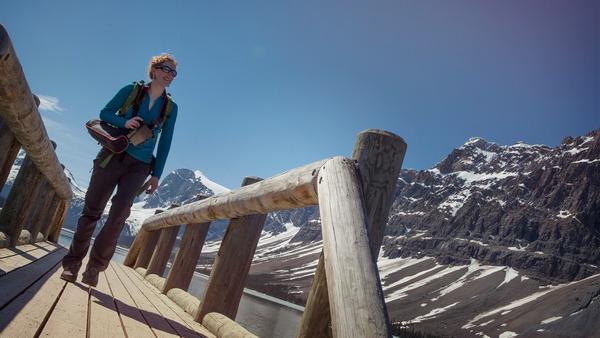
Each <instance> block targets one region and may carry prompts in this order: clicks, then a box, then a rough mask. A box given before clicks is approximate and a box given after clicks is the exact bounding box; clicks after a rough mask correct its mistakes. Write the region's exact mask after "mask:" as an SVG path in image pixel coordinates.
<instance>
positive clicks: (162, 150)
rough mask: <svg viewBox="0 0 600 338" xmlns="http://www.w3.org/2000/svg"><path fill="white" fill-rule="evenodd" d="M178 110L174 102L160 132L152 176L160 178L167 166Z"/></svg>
mask: <svg viewBox="0 0 600 338" xmlns="http://www.w3.org/2000/svg"><path fill="white" fill-rule="evenodd" d="M177 110H178V108H177V104H175V103H173V110H172V111H171V113H170V114H169V117H168V118H167V120H166V121H165V125H164V126H163V128H162V132H161V133H160V140H159V141H158V149H157V150H156V162H155V163H154V172H153V173H152V176H156V177H158V178H159V179H160V176H161V175H162V172H163V169H164V168H165V163H166V162H167V156H169V150H170V149H171V140H172V139H173V131H174V130H175V121H176V120H177Z"/></svg>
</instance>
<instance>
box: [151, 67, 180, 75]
mask: <svg viewBox="0 0 600 338" xmlns="http://www.w3.org/2000/svg"><path fill="white" fill-rule="evenodd" d="M154 68H157V69H160V70H162V71H163V72H165V73H171V75H173V77H176V76H177V71H176V70H175V69H173V68H171V67H169V66H167V65H158V66H154Z"/></svg>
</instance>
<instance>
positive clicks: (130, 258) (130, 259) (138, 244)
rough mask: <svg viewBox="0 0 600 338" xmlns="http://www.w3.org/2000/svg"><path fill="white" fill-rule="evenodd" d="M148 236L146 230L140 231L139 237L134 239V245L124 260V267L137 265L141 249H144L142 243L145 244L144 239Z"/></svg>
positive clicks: (132, 244)
mask: <svg viewBox="0 0 600 338" xmlns="http://www.w3.org/2000/svg"><path fill="white" fill-rule="evenodd" d="M147 234H148V231H145V230H144V229H140V230H139V231H138V233H137V235H136V236H135V238H134V239H133V243H131V246H130V247H129V251H127V256H125V259H124V260H123V265H125V266H129V267H133V266H134V265H135V261H136V260H137V258H138V255H139V253H140V249H141V248H142V243H144V242H145V239H144V238H143V237H144V236H146V235H147Z"/></svg>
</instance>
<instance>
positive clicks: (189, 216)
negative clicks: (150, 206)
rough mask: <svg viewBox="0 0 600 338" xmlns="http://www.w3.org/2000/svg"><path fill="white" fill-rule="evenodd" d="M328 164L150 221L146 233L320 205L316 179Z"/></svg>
mask: <svg viewBox="0 0 600 338" xmlns="http://www.w3.org/2000/svg"><path fill="white" fill-rule="evenodd" d="M326 161H327V160H322V161H317V162H314V163H311V164H308V165H305V166H303V167H299V168H296V169H293V170H290V171H288V172H285V173H283V174H280V175H277V176H273V177H271V178H269V179H266V180H264V181H261V182H258V183H255V184H251V185H248V186H245V187H242V188H239V189H237V190H234V191H231V192H227V193H223V194H219V195H215V196H212V197H209V198H207V199H204V200H201V201H198V202H193V203H190V204H186V205H183V206H181V207H177V208H175V209H171V210H167V211H165V212H163V213H160V214H158V215H154V216H150V217H148V218H147V219H146V220H145V221H144V223H143V224H142V229H143V230H145V231H153V230H158V229H162V228H167V227H172V226H179V225H180V224H192V223H204V222H210V221H214V220H217V219H228V218H235V217H241V216H246V215H253V214H266V213H269V212H271V211H276V210H285V209H293V208H301V207H305V206H309V205H315V204H317V203H318V199H317V191H316V178H317V173H318V171H319V168H320V167H321V165H322V164H323V163H325V162H326Z"/></svg>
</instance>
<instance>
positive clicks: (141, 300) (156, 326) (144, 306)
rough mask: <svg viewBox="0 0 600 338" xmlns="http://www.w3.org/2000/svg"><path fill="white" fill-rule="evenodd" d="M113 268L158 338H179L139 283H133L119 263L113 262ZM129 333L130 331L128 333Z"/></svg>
mask: <svg viewBox="0 0 600 338" xmlns="http://www.w3.org/2000/svg"><path fill="white" fill-rule="evenodd" d="M110 264H111V266H112V268H113V270H114V272H115V273H116V275H117V276H118V277H119V280H121V283H123V286H124V287H125V288H126V289H127V293H128V294H129V295H130V296H131V299H132V300H133V302H134V304H135V306H136V307H137V308H138V309H139V310H140V311H141V312H142V315H143V316H144V319H145V320H146V322H147V323H148V324H149V325H150V327H151V328H152V330H153V331H154V333H155V334H156V335H157V336H158V337H178V336H179V335H178V334H177V331H175V329H174V328H173V327H172V326H171V325H170V324H169V322H168V321H167V320H166V319H165V318H164V317H163V316H162V315H161V314H160V313H159V312H158V311H157V309H156V307H154V305H153V304H152V303H151V302H150V301H149V300H148V298H146V297H145V296H144V295H143V294H141V292H140V290H139V288H138V287H137V285H136V284H137V283H133V282H132V281H131V279H130V278H129V277H128V276H127V275H126V274H125V273H124V272H123V270H121V268H120V267H119V266H118V264H117V263H115V262H112V261H111V263H110ZM128 332H129V331H128Z"/></svg>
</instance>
